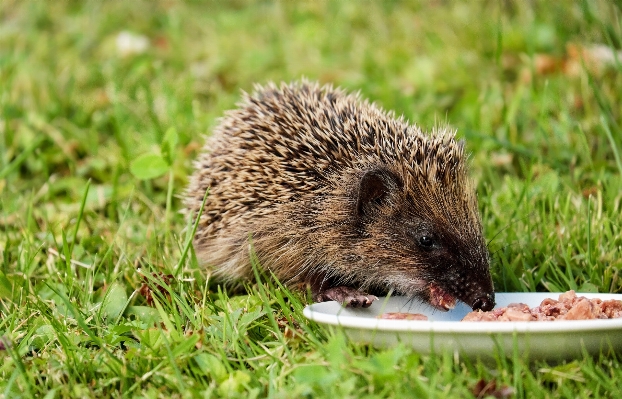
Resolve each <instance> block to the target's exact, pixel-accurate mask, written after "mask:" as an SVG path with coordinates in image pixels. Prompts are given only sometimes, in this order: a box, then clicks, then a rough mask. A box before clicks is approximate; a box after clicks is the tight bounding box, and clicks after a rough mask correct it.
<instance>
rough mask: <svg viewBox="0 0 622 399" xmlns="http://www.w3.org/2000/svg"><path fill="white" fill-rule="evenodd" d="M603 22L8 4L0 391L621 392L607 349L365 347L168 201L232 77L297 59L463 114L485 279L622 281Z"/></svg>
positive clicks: (480, 12) (334, 75)
mask: <svg viewBox="0 0 622 399" xmlns="http://www.w3.org/2000/svg"><path fill="white" fill-rule="evenodd" d="M621 21H622V6H621V5H620V3H619V2H606V1H587V0H585V1H576V2H571V1H559V2H544V1H543V2H526V1H503V2H501V1H499V2H497V1H486V2H484V1H481V2H475V1H474V2H458V1H455V2H451V1H438V0H436V1H434V0H429V1H422V2H406V1H384V2H380V1H378V2H373V1H330V2H324V1H319V2H300V3H294V2H271V1H262V2H246V1H242V0H235V1H229V2H201V1H192V2H180V1H174V0H163V1H155V2H147V1H131V2H121V1H109V2H97V1H86V2H80V1H47V2H46V1H18V0H6V1H2V2H1V3H0V255H1V258H0V262H2V267H1V271H0V358H1V359H2V360H1V362H0V397H6V398H9V397H49V398H54V397H145V398H171V397H173V398H178V397H240V398H253V397H270V398H297V397H309V398H312V397H313V398H314V397H331V398H342V397H343V398H361V397H370V398H371V397H373V398H385V397H386V398H389V397H390V398H399V397H423V398H428V397H429V398H468V397H473V396H474V394H473V392H474V391H475V390H476V388H477V386H478V382H480V381H482V380H483V381H484V383H487V382H494V383H495V384H496V387H497V388H498V390H497V391H496V392H494V393H496V394H497V395H499V396H502V395H504V394H507V393H508V392H512V393H511V397H516V398H521V397H528V398H576V397H611V398H619V397H622V387H621V386H620V382H619V381H622V359H621V354H611V353H609V354H606V353H604V354H602V355H600V356H596V357H589V356H584V357H582V358H577V359H569V360H568V361H566V362H563V363H558V364H547V363H544V362H535V363H529V362H526V361H525V360H523V359H521V358H519V357H510V358H506V357H504V356H501V355H498V354H497V356H496V359H497V360H496V363H493V364H484V363H481V362H479V361H475V360H473V361H472V360H470V359H465V358H461V357H459V356H455V355H454V354H453V353H437V354H433V355H431V356H428V355H421V354H418V353H416V352H414V351H412V350H410V349H409V348H407V347H405V346H399V347H396V348H391V349H377V348H373V347H369V346H363V345H357V344H353V343H350V342H348V341H347V339H346V338H345V336H344V334H343V333H342V332H341V331H339V330H336V331H327V330H325V329H324V328H322V327H321V326H318V325H317V324H315V323H311V322H309V321H307V320H306V319H305V318H304V316H303V315H302V308H303V307H304V306H305V305H306V304H307V303H309V298H307V297H306V296H305V295H302V294H300V293H295V292H294V293H292V292H290V291H288V290H286V289H284V288H283V287H282V286H280V285H279V284H278V283H275V282H272V281H270V280H263V281H262V282H259V283H256V282H255V283H254V284H250V285H248V287H247V293H246V294H237V293H232V292H227V291H224V290H223V289H221V288H220V287H219V286H218V285H216V284H214V283H213V282H212V281H210V278H209V277H210V276H209V272H208V271H206V270H203V269H202V268H201V267H200V266H199V265H198V264H197V261H196V258H195V257H194V254H193V251H192V249H191V247H190V245H189V243H190V236H191V231H192V223H191V221H189V220H187V219H186V217H185V216H184V215H183V214H182V213H181V212H179V210H180V208H181V206H182V204H181V197H182V195H183V192H184V188H185V186H186V184H187V181H188V176H189V175H190V174H191V172H192V161H193V160H194V159H195V158H196V157H197V154H198V152H199V151H200V148H201V146H202V144H203V142H204V140H205V137H206V135H207V134H209V132H210V131H211V129H212V128H213V127H214V126H215V124H216V123H217V119H218V117H219V116H221V115H222V113H223V112H224V111H225V110H227V109H231V108H233V107H235V103H236V102H237V101H238V100H239V98H240V93H241V92H242V90H244V91H250V90H252V88H253V84H254V83H265V82H268V81H270V80H272V81H277V82H278V81H291V80H295V79H299V78H300V77H302V76H304V77H307V78H309V79H312V80H318V81H320V82H322V83H328V82H331V83H334V84H335V85H338V86H342V87H344V88H347V89H349V90H353V91H360V92H361V93H362V95H363V96H364V97H366V98H369V99H371V100H372V101H375V102H376V103H377V104H379V105H381V106H383V107H384V108H386V109H391V110H395V111H396V112H397V113H398V114H404V115H405V116H406V117H407V118H408V119H409V120H410V121H412V122H414V123H417V124H419V125H421V126H422V127H423V128H425V129H431V128H433V127H434V126H435V125H438V124H450V125H452V126H453V127H455V128H456V129H457V130H458V135H459V136H460V137H463V138H465V139H466V142H467V147H468V150H469V151H470V153H471V156H470V161H471V172H472V176H473V178H474V179H475V181H476V184H477V190H478V195H479V205H480V210H481V214H482V219H483V225H484V229H485V234H486V237H487V239H488V240H490V244H489V248H490V251H491V257H492V268H493V278H494V282H495V286H496V289H497V290H498V291H565V290H568V289H575V290H577V291H584V292H614V293H622V279H621V278H620V269H621V268H622V250H621V248H622V122H621V114H622V73H621V72H622V51H621V50H620V49H621V47H622V22H621ZM137 160H139V161H137ZM141 160H142V161H141ZM145 160H148V161H149V160H150V161H151V162H152V163H151V165H152V166H151V167H149V168H146V167H145V166H144V165H145V164H144V162H145ZM479 384H480V386H481V384H482V383H481V382H480V383H479Z"/></svg>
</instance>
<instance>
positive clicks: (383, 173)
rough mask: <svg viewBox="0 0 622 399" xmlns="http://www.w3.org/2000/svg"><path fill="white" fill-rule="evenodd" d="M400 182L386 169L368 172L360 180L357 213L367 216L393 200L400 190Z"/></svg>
mask: <svg viewBox="0 0 622 399" xmlns="http://www.w3.org/2000/svg"><path fill="white" fill-rule="evenodd" d="M400 185H401V184H400V180H399V178H398V177H397V176H395V174H393V173H392V172H390V171H389V170H387V169H385V168H374V169H370V170H366V171H365V172H364V173H363V175H362V176H361V177H360V179H359V186H358V194H357V200H356V211H357V213H358V215H359V216H362V215H365V214H367V213H368V212H369V211H370V210H372V209H373V208H374V207H375V206H378V205H381V204H383V203H385V202H387V201H388V200H391V199H392V198H393V197H394V196H395V195H396V194H397V191H398V190H399V188H400Z"/></svg>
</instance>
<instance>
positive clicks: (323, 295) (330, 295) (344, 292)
mask: <svg viewBox="0 0 622 399" xmlns="http://www.w3.org/2000/svg"><path fill="white" fill-rule="evenodd" d="M376 299H378V297H377V296H375V295H370V294H367V293H365V292H362V291H359V290H355V289H354V288H351V287H345V286H340V287H332V288H329V289H327V290H325V291H321V292H318V293H316V294H315V295H313V300H314V301H316V302H326V301H337V302H339V303H340V304H342V305H343V306H345V307H352V308H361V307H362V308H368V307H370V306H371V304H372V302H373V301H375V300H376Z"/></svg>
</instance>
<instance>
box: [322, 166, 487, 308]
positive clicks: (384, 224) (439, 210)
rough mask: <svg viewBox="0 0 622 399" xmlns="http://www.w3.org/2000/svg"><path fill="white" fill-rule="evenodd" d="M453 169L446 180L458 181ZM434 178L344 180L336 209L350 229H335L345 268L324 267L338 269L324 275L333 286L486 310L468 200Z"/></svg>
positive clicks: (372, 170) (376, 174) (481, 260)
mask: <svg viewBox="0 0 622 399" xmlns="http://www.w3.org/2000/svg"><path fill="white" fill-rule="evenodd" d="M456 166H457V165H454V169H453V170H448V171H447V173H451V174H452V175H453V176H448V177H449V178H450V179H451V180H452V181H455V180H456V179H457V178H466V176H459V174H463V173H464V172H465V171H464V170H463V169H462V168H457V167H456ZM436 177H437V178H433V179H428V178H420V180H417V181H410V182H408V181H407V180H408V179H405V176H404V168H402V167H401V166H398V167H391V166H388V165H374V166H370V167H368V168H366V169H364V170H362V171H359V172H358V173H355V174H353V175H351V176H350V178H349V179H347V180H349V181H348V183H347V184H349V185H350V188H351V191H350V198H349V199H347V200H346V201H345V203H344V207H346V208H348V207H349V208H350V212H351V216H350V218H349V221H350V223H349V224H348V223H344V224H341V225H340V228H339V229H340V230H341V231H340V233H341V237H342V238H343V241H341V240H339V245H340V246H341V251H342V252H344V251H345V253H344V255H345V262H343V263H341V262H335V263H333V265H332V267H333V268H336V267H343V268H344V269H343V270H339V271H337V270H330V271H328V273H327V275H328V276H330V275H334V276H338V275H340V276H345V277H341V280H342V281H340V282H337V284H341V283H345V284H352V283H353V282H354V281H352V280H357V282H358V284H355V285H360V286H361V287H362V288H363V289H364V290H368V291H371V292H375V293H379V294H386V293H387V291H389V290H393V291H394V293H396V294H402V295H408V296H412V297H415V298H421V299H423V300H426V301H428V302H429V303H431V304H432V305H433V306H435V307H437V308H439V309H441V310H447V309H449V308H451V307H453V305H454V303H455V300H456V299H460V300H462V301H463V302H465V303H467V304H468V305H469V306H471V307H473V308H477V309H482V308H483V309H486V310H490V309H492V307H493V306H494V296H493V287H492V282H491V278H490V272H489V259H488V252H487V250H486V246H485V243H484V241H483V239H482V232H481V223H480V221H479V216H478V214H477V213H474V212H473V209H474V206H476V204H475V203H474V201H475V197H474V195H473V194H470V195H467V196H465V195H464V193H463V192H460V193H456V192H452V187H453V185H452V184H449V185H445V183H446V182H445V183H444V182H443V179H442V176H440V174H439V175H437V176H436ZM405 180H406V181H405ZM409 184H410V185H411V186H410V187H409V186H408V185H409ZM413 184H414V186H413ZM342 198H343V197H342ZM330 209H333V205H332V204H331V205H330V206H329V207H328V211H329V212H330ZM325 245H326V246H327V247H330V246H331V245H330V244H329V243H326V244H325ZM357 264H358V265H357Z"/></svg>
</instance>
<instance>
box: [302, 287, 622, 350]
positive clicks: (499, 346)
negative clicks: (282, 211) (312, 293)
mask: <svg viewBox="0 0 622 399" xmlns="http://www.w3.org/2000/svg"><path fill="white" fill-rule="evenodd" d="M559 294H560V293H552V292H549V293H519V292H513V293H509V292H498V293H496V295H495V299H496V302H497V307H503V306H507V305H509V304H510V303H516V302H522V303H525V304H527V305H529V307H534V306H538V305H539V304H540V302H542V300H543V299H545V298H553V299H557V298H558V297H559ZM577 296H585V297H587V298H600V299H603V300H607V299H617V300H622V294H588V293H577ZM470 311H471V309H470V308H469V307H468V306H466V305H465V304H463V303H458V304H457V306H456V308H455V309H453V310H451V311H449V312H441V311H439V310H436V309H434V308H432V307H431V306H429V305H428V304H423V303H420V302H417V301H412V300H409V299H408V298H406V297H390V298H380V299H379V300H378V301H376V302H374V303H373V304H372V305H371V306H370V307H369V308H367V309H351V308H343V307H341V306H340V305H339V304H338V303H337V302H322V303H315V304H312V305H310V306H307V307H306V308H305V309H304V315H305V316H306V317H307V318H308V319H311V320H313V321H316V322H318V323H321V324H328V325H333V326H341V327H342V328H343V330H344V331H345V333H346V334H347V335H348V337H349V338H350V340H352V341H354V342H359V343H365V344H372V345H374V346H378V347H390V346H395V345H397V344H398V343H399V342H402V343H404V344H406V345H409V346H411V347H413V348H414V349H415V350H417V351H418V352H420V353H424V354H428V353H431V352H433V351H434V352H437V353H438V352H439V351H442V350H453V351H454V352H459V353H461V354H462V355H466V356H467V357H470V358H481V359H482V360H490V359H492V358H493V356H494V353H495V351H499V352H500V353H501V354H504V355H505V356H513V355H514V354H515V353H517V354H518V355H519V356H520V357H522V358H524V359H527V358H529V359H531V360H535V359H544V360H562V359H571V358H575V357H580V356H581V355H582V352H583V351H587V353H590V354H598V353H599V352H600V351H603V352H608V351H609V350H614V351H616V352H622V318H619V319H611V320H560V321H539V322H534V321H531V322H527V321H522V322H474V321H473V322H460V320H462V318H463V317H464V316H465V315H466V314H467V313H468V312H470ZM387 312H408V313H422V314H424V315H426V316H428V320H427V321H418V320H385V319H378V318H377V316H379V315H381V314H383V313H387Z"/></svg>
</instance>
